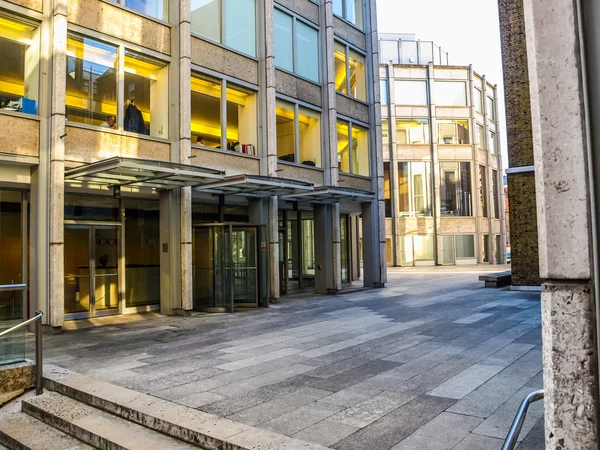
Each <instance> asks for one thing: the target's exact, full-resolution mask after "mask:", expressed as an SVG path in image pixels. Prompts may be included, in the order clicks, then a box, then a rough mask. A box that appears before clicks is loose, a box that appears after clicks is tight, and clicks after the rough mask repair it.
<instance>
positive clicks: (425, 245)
mask: <svg viewBox="0 0 600 450" xmlns="http://www.w3.org/2000/svg"><path fill="white" fill-rule="evenodd" d="M413 246H414V252H415V261H427V260H432V259H434V250H433V236H413Z"/></svg>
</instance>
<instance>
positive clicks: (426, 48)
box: [419, 41, 433, 64]
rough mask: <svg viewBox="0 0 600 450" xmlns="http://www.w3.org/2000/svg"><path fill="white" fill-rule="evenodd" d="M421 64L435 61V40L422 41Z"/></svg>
mask: <svg viewBox="0 0 600 450" xmlns="http://www.w3.org/2000/svg"><path fill="white" fill-rule="evenodd" d="M419 59H420V61H419V64H429V63H430V62H433V42H423V41H421V54H420V55H419Z"/></svg>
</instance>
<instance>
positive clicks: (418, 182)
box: [398, 162, 431, 217]
mask: <svg viewBox="0 0 600 450" xmlns="http://www.w3.org/2000/svg"><path fill="white" fill-rule="evenodd" d="M398 193H399V201H400V216H401V217H423V216H426V217H431V163H428V162H399V163H398Z"/></svg>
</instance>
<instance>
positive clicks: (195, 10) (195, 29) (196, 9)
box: [190, 0, 221, 42]
mask: <svg viewBox="0 0 600 450" xmlns="http://www.w3.org/2000/svg"><path fill="white" fill-rule="evenodd" d="M190 3H191V5H190V8H191V23H190V30H191V32H192V33H196V34H198V35H200V36H202V37H205V38H208V39H211V40H213V41H216V42H221V0H191V2H190Z"/></svg>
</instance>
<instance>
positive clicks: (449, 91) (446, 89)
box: [435, 81, 467, 106]
mask: <svg viewBox="0 0 600 450" xmlns="http://www.w3.org/2000/svg"><path fill="white" fill-rule="evenodd" d="M435 104H436V105H438V106H467V85H466V83H465V82H464V81H436V82H435Z"/></svg>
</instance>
